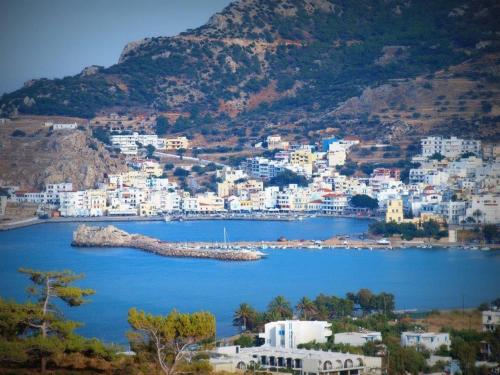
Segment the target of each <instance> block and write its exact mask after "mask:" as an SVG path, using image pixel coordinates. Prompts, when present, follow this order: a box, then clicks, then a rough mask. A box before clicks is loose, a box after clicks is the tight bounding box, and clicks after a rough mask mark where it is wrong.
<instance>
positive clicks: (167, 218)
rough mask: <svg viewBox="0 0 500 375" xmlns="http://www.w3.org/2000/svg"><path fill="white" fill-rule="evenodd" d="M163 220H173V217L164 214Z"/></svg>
mask: <svg viewBox="0 0 500 375" xmlns="http://www.w3.org/2000/svg"><path fill="white" fill-rule="evenodd" d="M163 221H172V217H171V216H170V215H164V216H163Z"/></svg>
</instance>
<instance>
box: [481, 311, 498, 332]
mask: <svg viewBox="0 0 500 375" xmlns="http://www.w3.org/2000/svg"><path fill="white" fill-rule="evenodd" d="M499 325H500V310H489V311H483V332H487V331H490V332H493V331H495V329H496V328H497V327H498V326H499Z"/></svg>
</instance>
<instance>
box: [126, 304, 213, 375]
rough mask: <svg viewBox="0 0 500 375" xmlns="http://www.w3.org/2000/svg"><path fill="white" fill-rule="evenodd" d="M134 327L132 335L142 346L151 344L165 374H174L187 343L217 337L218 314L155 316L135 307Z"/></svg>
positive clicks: (130, 319)
mask: <svg viewBox="0 0 500 375" xmlns="http://www.w3.org/2000/svg"><path fill="white" fill-rule="evenodd" d="M128 322H129V324H130V326H131V327H132V329H133V332H132V333H131V334H130V335H129V337H130V338H131V340H132V342H133V343H134V344H136V346H137V347H139V348H150V347H152V348H153V349H154V350H153V351H154V353H155V356H156V360H157V362H158V364H159V365H160V367H161V369H162V371H163V372H164V373H165V374H172V373H173V372H174V370H175V366H176V364H177V363H178V361H179V359H180V358H181V357H182V354H183V352H184V350H185V349H186V347H187V346H188V345H191V344H194V343H196V342H199V341H201V340H206V339H213V338H214V337H215V317H214V316H213V315H212V314H211V313H208V312H195V313H192V314H182V313H180V312H178V311H175V310H174V311H172V312H170V313H169V314H168V315H166V316H163V315H153V314H150V313H146V312H144V311H141V310H137V309H136V308H131V309H130V310H129V312H128Z"/></svg>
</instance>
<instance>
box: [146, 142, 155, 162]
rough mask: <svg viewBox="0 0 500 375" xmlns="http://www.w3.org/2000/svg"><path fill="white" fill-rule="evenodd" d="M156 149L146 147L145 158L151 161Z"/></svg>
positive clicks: (149, 146)
mask: <svg viewBox="0 0 500 375" xmlns="http://www.w3.org/2000/svg"><path fill="white" fill-rule="evenodd" d="M155 151H156V148H155V146H153V145H147V146H146V156H147V157H148V158H149V159H151V158H152V157H153V154H154V153H155Z"/></svg>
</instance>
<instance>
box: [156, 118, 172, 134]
mask: <svg viewBox="0 0 500 375" xmlns="http://www.w3.org/2000/svg"><path fill="white" fill-rule="evenodd" d="M169 126H170V125H169V123H168V119H167V118H166V117H165V116H158V118H157V119H156V128H155V130H156V134H158V135H159V136H161V135H165V134H167V133H168V128H169Z"/></svg>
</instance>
